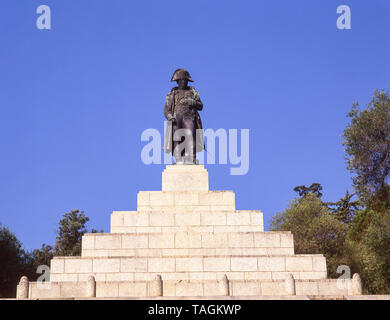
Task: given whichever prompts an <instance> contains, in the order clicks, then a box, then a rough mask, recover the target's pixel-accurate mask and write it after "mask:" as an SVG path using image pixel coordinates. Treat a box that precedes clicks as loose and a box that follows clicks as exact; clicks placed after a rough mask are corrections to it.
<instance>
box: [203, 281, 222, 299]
mask: <svg viewBox="0 0 390 320" xmlns="http://www.w3.org/2000/svg"><path fill="white" fill-rule="evenodd" d="M203 291H204V293H203V294H204V295H205V296H209V297H210V296H220V295H221V287H220V284H219V282H218V281H206V282H204V283H203Z"/></svg>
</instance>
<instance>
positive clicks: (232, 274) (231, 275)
mask: <svg viewBox="0 0 390 320" xmlns="http://www.w3.org/2000/svg"><path fill="white" fill-rule="evenodd" d="M225 274H226V275H227V277H228V279H229V280H244V279H245V272H241V271H227V272H226V271H225V272H217V279H218V280H220V279H222V278H223V277H224V275H225Z"/></svg>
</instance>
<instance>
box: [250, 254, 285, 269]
mask: <svg viewBox="0 0 390 320" xmlns="http://www.w3.org/2000/svg"><path fill="white" fill-rule="evenodd" d="M257 268H258V269H257V270H258V271H286V265H285V258H284V257H272V256H264V257H258V258H257Z"/></svg>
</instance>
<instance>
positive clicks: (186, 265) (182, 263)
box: [176, 258, 203, 272]
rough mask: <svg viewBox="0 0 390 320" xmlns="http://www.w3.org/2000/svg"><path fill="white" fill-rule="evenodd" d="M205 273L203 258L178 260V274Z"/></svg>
mask: <svg viewBox="0 0 390 320" xmlns="http://www.w3.org/2000/svg"><path fill="white" fill-rule="evenodd" d="M183 271H186V272H194V271H203V259H202V258H176V272H183Z"/></svg>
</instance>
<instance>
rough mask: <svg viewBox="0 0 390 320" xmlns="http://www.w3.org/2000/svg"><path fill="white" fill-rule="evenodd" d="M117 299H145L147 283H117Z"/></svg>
mask: <svg viewBox="0 0 390 320" xmlns="http://www.w3.org/2000/svg"><path fill="white" fill-rule="evenodd" d="M118 285H119V288H118V289H119V297H147V295H148V294H147V282H138V281H137V282H119V284H118Z"/></svg>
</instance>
